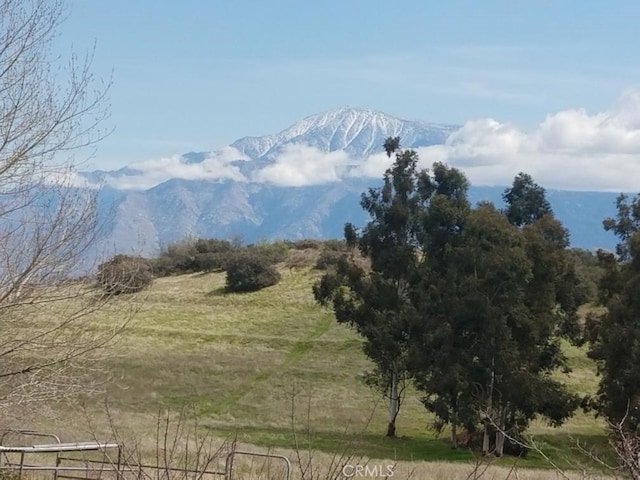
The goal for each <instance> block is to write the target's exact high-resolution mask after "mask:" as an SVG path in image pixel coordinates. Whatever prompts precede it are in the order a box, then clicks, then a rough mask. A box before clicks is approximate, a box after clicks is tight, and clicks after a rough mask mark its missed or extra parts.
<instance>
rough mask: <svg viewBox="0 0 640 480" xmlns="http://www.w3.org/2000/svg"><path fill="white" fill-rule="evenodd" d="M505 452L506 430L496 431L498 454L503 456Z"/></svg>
mask: <svg viewBox="0 0 640 480" xmlns="http://www.w3.org/2000/svg"><path fill="white" fill-rule="evenodd" d="M503 453H504V432H502V431H500V430H498V431H496V452H495V454H496V456H497V457H501V456H502V454H503Z"/></svg>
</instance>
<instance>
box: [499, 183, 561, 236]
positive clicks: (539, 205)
mask: <svg viewBox="0 0 640 480" xmlns="http://www.w3.org/2000/svg"><path fill="white" fill-rule="evenodd" d="M502 199H503V200H504V201H505V203H506V204H507V208H506V210H505V215H506V216H507V218H508V219H509V222H511V223H512V224H513V225H517V226H519V227H520V226H523V225H528V224H531V223H533V222H535V221H536V220H538V219H540V218H542V217H543V216H545V215H548V214H550V213H551V205H550V204H549V202H548V201H547V199H546V194H545V190H544V188H542V187H541V186H540V185H538V184H536V183H535V182H534V181H533V178H531V175H529V174H527V173H522V172H520V173H519V174H518V175H516V177H515V179H514V180H513V184H512V185H511V188H507V189H506V190H505V191H504V193H503V194H502Z"/></svg>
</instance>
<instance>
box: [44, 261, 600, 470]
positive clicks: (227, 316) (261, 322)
mask: <svg viewBox="0 0 640 480" xmlns="http://www.w3.org/2000/svg"><path fill="white" fill-rule="evenodd" d="M319 275H320V272H316V271H313V270H310V269H308V268H304V269H300V270H294V271H290V270H288V269H283V270H282V281H281V282H280V283H279V284H278V285H276V286H273V287H270V288H267V289H265V290H262V291H259V292H255V293H249V294H225V293H224V290H223V285H224V280H225V277H224V274H222V273H212V274H193V275H183V276H176V277H168V278H161V279H157V280H156V281H155V283H154V285H153V287H152V288H151V289H150V290H149V291H148V292H145V293H143V294H141V295H140V296H139V297H138V299H137V300H136V301H138V302H140V305H141V307H140V310H139V312H138V313H137V315H136V316H135V319H134V321H133V323H132V325H131V326H130V328H129V329H128V330H127V332H126V333H125V334H124V335H123V336H122V337H121V338H120V340H119V341H118V343H117V344H115V345H114V346H113V347H111V350H110V351H109V358H108V360H107V363H108V367H109V368H110V369H112V371H113V372H114V383H113V384H112V385H110V386H109V388H108V403H109V405H110V407H109V408H110V409H111V412H112V414H113V419H114V422H115V423H116V424H117V425H119V426H121V427H126V428H127V429H128V430H129V431H131V432H134V433H136V434H138V435H140V436H144V435H146V434H147V433H148V432H150V431H152V430H153V428H154V420H153V419H154V416H155V415H156V414H157V412H158V411H159V409H160V408H167V407H170V408H173V409H180V408H181V407H182V406H185V405H187V406H191V405H192V406H194V407H195V408H196V410H197V412H198V414H199V417H200V424H201V425H202V427H203V428H204V429H207V430H208V431H210V432H211V433H213V434H214V435H216V436H219V437H221V438H224V437H229V436H237V439H238V441H239V442H242V443H244V444H251V445H256V446H259V447H263V448H279V449H285V450H289V449H292V448H294V447H295V445H296V441H297V442H299V444H300V445H302V446H304V448H305V449H306V448H307V447H308V445H309V444H311V446H312V448H313V449H314V450H316V451H318V452H321V453H323V454H331V452H335V451H339V450H341V449H343V448H344V447H345V445H346V444H349V448H351V449H353V450H354V451H357V452H358V453H359V454H363V455H365V456H367V457H369V458H371V459H396V460H400V461H402V462H407V461H408V462H422V461H446V462H454V463H456V462H460V463H461V462H470V461H472V456H471V454H470V453H469V452H466V451H464V450H457V451H454V450H452V449H450V447H449V444H448V439H447V434H446V432H445V433H444V434H442V435H441V436H440V437H438V436H436V435H435V433H434V431H433V430H432V429H431V428H430V424H431V421H432V418H431V417H430V415H428V414H427V412H426V411H425V410H424V408H423V407H422V405H421V403H420V401H419V396H418V395H417V394H416V393H415V392H409V393H408V395H407V398H406V400H405V403H404V405H403V407H402V410H401V412H400V417H399V421H398V434H399V436H400V438H398V439H396V440H389V439H385V438H384V437H383V433H384V431H385V417H386V411H385V405H384V402H383V401H382V400H381V398H380V396H379V395H377V394H376V393H375V392H373V391H372V390H371V389H370V388H368V387H367V386H366V385H364V383H363V381H362V374H363V373H364V372H365V371H366V370H367V369H369V368H370V364H369V362H368V360H367V358H366V357H365V356H364V354H363V353H362V352H361V348H360V340H359V339H358V337H357V336H356V335H355V334H354V333H353V332H352V331H351V330H349V329H348V328H346V327H344V326H341V325H338V324H337V322H336V321H335V319H334V318H333V315H332V313H331V311H329V310H325V309H322V308H320V307H318V306H317V305H316V304H315V303H314V301H313V298H312V294H311V285H312V284H313V282H314V281H315V279H317V278H318V277H319ZM118 301H120V300H118ZM127 301H130V300H127ZM117 321H118V319H117V318H114V317H113V316H110V314H109V310H106V311H104V312H103V313H101V317H100V318H99V319H98V320H97V321H96V323H95V326H94V328H95V329H98V330H99V329H103V328H109V327H110V326H111V325H113V324H115V323H116V322H117ZM566 352H567V355H568V356H569V358H570V360H571V365H572V367H573V372H572V373H571V374H569V375H562V377H563V378H564V380H565V381H566V382H567V383H568V384H569V385H570V386H571V388H572V389H574V390H575V391H578V392H581V393H588V392H593V391H594V389H595V387H596V384H597V377H596V376H595V367H594V365H593V364H592V362H591V361H590V360H588V359H587V358H586V356H585V353H584V351H583V350H581V349H577V348H575V347H570V346H568V345H567V346H566ZM86 408H87V412H89V414H90V415H92V417H93V418H96V419H97V418H99V417H100V415H101V413H100V412H104V404H103V400H98V399H88V400H87V403H86ZM59 412H60V415H59V417H58V420H57V421H56V422H54V423H56V425H57V426H56V427H55V428H60V426H61V425H63V426H65V427H66V428H72V426H74V425H77V424H79V423H80V422H81V421H82V419H81V418H80V415H78V413H77V411H75V412H74V411H73V410H71V409H70V408H67V407H65V408H63V409H62V410H59ZM96 422H97V423H100V421H99V420H96ZM103 423H104V422H103ZM103 427H104V425H103ZM52 428H54V427H53V425H52ZM74 428H75V427H74ZM294 430H295V431H296V432H297V434H296V435H295V436H294V435H293V431H294ZM529 433H530V434H531V435H533V436H534V438H535V439H536V442H537V444H538V445H539V446H540V447H541V448H542V450H543V451H545V452H546V453H547V454H548V455H549V456H550V457H551V458H552V459H553V460H554V461H555V462H557V464H558V465H560V466H562V467H563V468H568V467H570V466H571V467H577V466H579V465H581V464H585V463H586V462H587V460H586V459H585V457H584V455H583V454H581V453H580V452H578V451H577V449H576V448H575V445H576V442H578V441H579V442H581V444H582V445H584V446H585V447H586V448H596V450H597V451H598V452H600V453H601V454H602V455H604V456H605V457H606V456H607V455H608V453H607V447H606V438H605V436H604V428H603V425H602V424H601V423H600V422H599V421H597V420H596V419H594V418H593V417H592V416H588V415H585V414H583V413H582V412H577V413H576V416H575V418H573V419H572V420H571V421H570V422H568V423H567V424H566V425H565V426H563V427H562V428H560V429H553V428H551V427H548V426H546V425H545V424H544V423H542V422H538V423H535V424H534V425H532V427H531V429H530V432H529ZM512 462H513V459H512V458H511V459H509V458H505V459H501V460H500V461H499V462H498V464H503V465H509V464H510V463H512ZM519 464H520V466H521V467H530V468H534V467H535V468H547V467H549V463H548V461H547V460H546V459H544V458H542V457H541V456H540V455H539V454H536V453H532V454H531V455H530V456H529V458H528V459H526V460H520V461H519ZM465 468H467V467H465ZM418 478H427V477H421V476H419V477H418ZM429 478H431V477H429ZM433 478H436V477H433ZM442 478H449V477H446V476H445V477H442ZM451 478H453V477H451ZM462 478H464V477H462ZM496 478H499V477H496ZM520 478H524V477H522V476H521V477H520ZM550 478H554V477H550Z"/></svg>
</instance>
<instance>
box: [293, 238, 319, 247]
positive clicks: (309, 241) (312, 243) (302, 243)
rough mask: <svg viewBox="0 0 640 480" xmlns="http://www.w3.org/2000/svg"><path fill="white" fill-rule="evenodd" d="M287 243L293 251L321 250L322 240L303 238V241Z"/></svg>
mask: <svg viewBox="0 0 640 480" xmlns="http://www.w3.org/2000/svg"><path fill="white" fill-rule="evenodd" d="M285 243H286V244H287V245H288V246H289V248H292V249H293V250H310V249H311V250H320V247H321V242H320V240H313V239H311V238H303V239H302V240H286V241H285Z"/></svg>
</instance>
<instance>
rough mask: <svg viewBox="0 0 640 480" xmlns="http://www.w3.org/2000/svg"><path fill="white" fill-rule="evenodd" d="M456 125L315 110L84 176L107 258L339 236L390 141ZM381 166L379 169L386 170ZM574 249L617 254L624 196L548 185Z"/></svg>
mask: <svg viewBox="0 0 640 480" xmlns="http://www.w3.org/2000/svg"><path fill="white" fill-rule="evenodd" d="M458 129H459V126H457V125H445V124H428V123H422V122H418V121H408V120H402V119H399V118H396V117H393V116H390V115H386V114H384V113H381V112H377V111H374V110H368V109H358V108H354V107H344V108H340V109H336V110H331V111H328V112H323V113H320V114H316V115H312V116H309V117H307V118H305V119H303V120H301V121H299V122H297V123H295V124H294V125H292V126H290V127H289V128H287V129H285V130H283V131H281V132H279V133H276V134H273V135H266V136H262V137H244V138H241V139H239V140H237V141H235V142H233V143H232V144H231V145H230V146H229V147H226V148H223V149H220V150H218V151H215V152H189V153H185V154H183V155H179V156H175V157H170V158H166V159H160V160H158V161H147V162H141V163H139V164H134V165H130V166H127V167H124V168H122V169H119V170H115V171H93V172H83V173H82V177H83V178H84V180H85V181H87V182H89V183H96V184H97V183H100V184H101V185H103V186H102V188H101V190H100V192H99V213H100V216H101V217H102V219H103V229H104V239H103V240H102V243H101V245H100V246H99V251H100V252H102V254H103V255H111V254H114V253H131V254H139V255H143V256H155V255H157V254H158V253H159V252H160V251H161V249H162V248H164V247H166V246H167V245H168V244H169V243H171V242H175V241H178V240H181V239H183V238H185V237H186V236H195V237H216V238H230V237H233V236H241V237H242V238H243V239H244V241H245V242H247V243H251V242H256V241H259V240H261V239H276V238H279V239H301V238H339V237H341V235H342V229H343V226H344V223H345V222H352V223H354V224H355V225H363V224H364V223H365V222H366V221H367V220H368V219H367V217H366V215H365V213H364V212H363V211H362V209H361V208H360V205H359V201H360V195H361V194H362V192H364V191H366V190H367V189H368V188H370V187H372V186H377V185H379V184H380V181H381V175H380V174H379V173H375V174H374V173H371V172H373V171H374V170H375V169H371V168H370V167H371V166H375V165H378V164H380V163H381V162H384V161H386V155H384V153H383V152H382V144H383V142H384V140H385V138H387V137H388V136H399V137H400V139H401V144H402V146H403V147H406V148H419V147H427V146H431V145H441V144H444V143H445V142H446V141H447V139H448V138H449V136H450V135H451V134H452V133H454V132H456V131H457V130H458ZM378 170H379V167H378ZM504 188H505V186H504V185H498V186H472V187H471V190H470V198H471V200H472V201H473V202H477V201H480V200H489V201H492V202H494V203H496V204H497V205H501V204H502V200H501V194H502V192H503V191H504ZM547 195H548V199H549V201H550V203H551V205H552V207H553V209H554V212H555V213H556V216H557V217H558V218H559V219H560V220H561V221H562V222H563V223H564V224H565V226H566V227H567V228H568V229H569V231H570V232H571V242H572V246H575V247H580V248H585V249H590V250H592V249H595V248H605V249H609V250H612V249H613V248H614V245H615V243H616V239H615V237H614V236H613V235H612V234H610V233H608V232H605V231H604V230H603V228H602V220H603V219H604V218H605V217H608V216H612V215H614V214H615V198H616V196H617V194H615V193H605V192H577V191H560V190H548V191H547Z"/></svg>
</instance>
